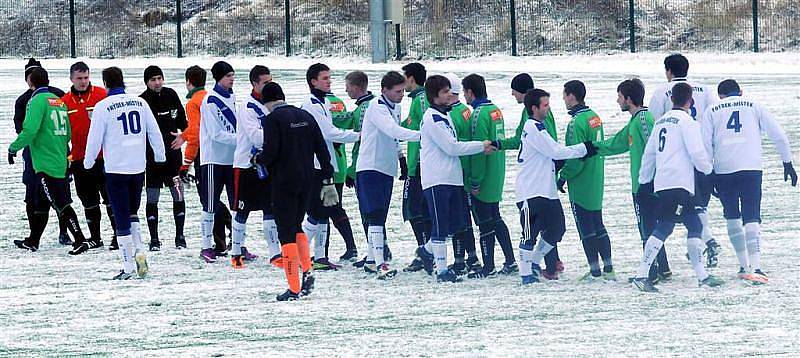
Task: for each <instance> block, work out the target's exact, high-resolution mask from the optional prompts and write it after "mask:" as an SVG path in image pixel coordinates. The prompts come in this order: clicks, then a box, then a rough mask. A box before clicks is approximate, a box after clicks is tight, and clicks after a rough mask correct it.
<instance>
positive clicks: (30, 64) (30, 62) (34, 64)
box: [25, 57, 42, 79]
mask: <svg viewBox="0 0 800 358" xmlns="http://www.w3.org/2000/svg"><path fill="white" fill-rule="evenodd" d="M37 67H42V63H41V62H39V61H36V59H35V58H33V57H31V58H30V59H28V64H26V65H25V79H27V78H28V75H30V74H31V72H32V71H33V69H34V68H37Z"/></svg>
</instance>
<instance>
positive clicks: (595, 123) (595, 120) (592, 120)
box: [589, 116, 603, 128]
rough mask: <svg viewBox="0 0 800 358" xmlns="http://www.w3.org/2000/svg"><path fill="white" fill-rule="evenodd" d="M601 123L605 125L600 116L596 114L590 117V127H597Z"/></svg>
mask: <svg viewBox="0 0 800 358" xmlns="http://www.w3.org/2000/svg"><path fill="white" fill-rule="evenodd" d="M601 125H603V121H601V120H600V117H597V116H595V117H592V118H589V126H590V127H592V128H597V127H599V126H601Z"/></svg>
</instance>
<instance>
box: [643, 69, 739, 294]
mask: <svg viewBox="0 0 800 358" xmlns="http://www.w3.org/2000/svg"><path fill="white" fill-rule="evenodd" d="M671 98H672V104H673V105H674V109H673V110H671V111H669V112H667V113H666V114H664V115H663V116H662V117H661V118H659V119H658V120H657V121H656V123H655V126H654V127H653V132H652V135H651V136H650V138H649V139H648V140H647V145H646V146H645V149H644V155H643V156H642V168H641V170H640V171H639V184H648V183H651V182H652V183H653V190H654V191H655V193H656V194H657V195H658V212H657V217H658V219H657V222H656V227H655V229H654V230H653V233H652V234H651V235H650V237H649V238H648V239H647V242H646V243H645V245H644V253H643V254H642V261H641V262H640V264H639V269H638V271H637V273H636V278H634V279H633V284H634V285H635V286H636V287H637V288H639V289H640V290H642V291H645V292H658V289H656V288H655V286H653V284H652V282H650V280H649V279H648V278H647V277H648V274H649V272H650V265H651V264H652V263H653V261H654V260H655V259H656V256H657V255H658V252H659V251H660V250H661V247H662V246H663V245H664V241H665V240H666V239H667V238H668V237H669V235H670V234H672V230H673V229H674V228H675V223H676V222H677V221H678V220H681V222H683V225H684V226H686V229H687V230H688V231H689V234H688V238H687V239H686V247H687V249H688V253H689V260H690V262H691V263H692V267H693V268H694V271H695V273H696V274H697V279H698V281H699V283H700V286H709V287H716V286H720V285H722V284H723V283H724V282H723V281H722V280H721V279H719V278H716V277H714V276H712V275H709V274H708V273H707V272H706V269H705V267H704V266H703V263H702V261H701V260H702V257H701V256H702V253H701V250H702V249H701V247H700V246H701V241H700V235H701V231H702V230H703V227H702V224H701V223H700V218H699V217H698V215H697V211H695V210H693V208H694V205H693V203H692V199H691V197H692V195H694V194H695V193H694V188H695V183H694V180H695V176H694V171H695V170H697V171H699V172H701V173H703V174H705V175H707V174H709V173H711V169H712V167H711V158H709V156H708V153H707V152H706V149H705V148H704V147H703V140H702V137H701V133H700V124H699V123H697V122H695V120H694V119H693V118H692V116H691V115H690V113H691V112H690V111H691V106H692V86H690V85H689V84H687V83H679V84H676V85H675V86H674V87H673V88H672V95H671Z"/></svg>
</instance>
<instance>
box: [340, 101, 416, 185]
mask: <svg viewBox="0 0 800 358" xmlns="http://www.w3.org/2000/svg"><path fill="white" fill-rule="evenodd" d="M419 139H420V134H419V132H418V131H414V130H410V129H406V128H403V127H401V126H400V104H399V103H397V104H395V103H392V102H391V101H389V100H388V99H386V98H385V97H384V96H380V97H377V98H375V99H373V100H372V103H370V104H369V107H367V110H366V113H365V114H364V121H363V122H362V123H361V145H360V146H359V148H358V160H357V162H356V172H361V171H365V170H375V171H378V172H381V173H383V174H386V175H389V176H392V177H394V176H397V158H398V152H399V151H400V145H399V144H398V142H397V141H398V140H404V141H411V142H418V141H419Z"/></svg>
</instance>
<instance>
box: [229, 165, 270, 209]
mask: <svg viewBox="0 0 800 358" xmlns="http://www.w3.org/2000/svg"><path fill="white" fill-rule="evenodd" d="M233 187H234V189H233V202H234V204H236V210H237V211H239V210H242V211H257V210H261V211H263V212H264V214H272V208H271V206H272V200H270V196H271V194H270V190H269V179H267V180H261V179H260V178H259V177H258V173H257V172H256V170H255V169H254V168H249V169H241V168H233Z"/></svg>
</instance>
